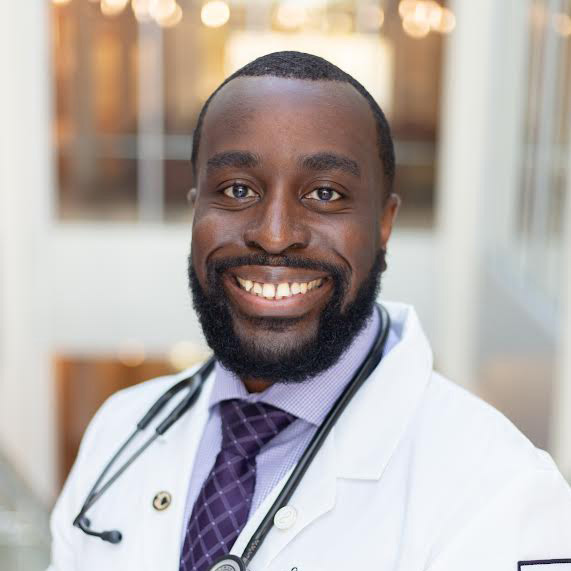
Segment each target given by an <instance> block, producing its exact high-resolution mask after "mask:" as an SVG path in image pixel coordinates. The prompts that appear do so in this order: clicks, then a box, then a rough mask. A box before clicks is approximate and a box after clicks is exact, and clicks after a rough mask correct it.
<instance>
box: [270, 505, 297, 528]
mask: <svg viewBox="0 0 571 571" xmlns="http://www.w3.org/2000/svg"><path fill="white" fill-rule="evenodd" d="M296 519H297V510H296V509H295V508H294V507H293V506H284V507H283V508H281V509H279V510H278V512H277V513H276V515H275V516H274V525H275V526H276V527H277V528H278V529H289V528H290V527H291V526H292V525H293V524H294V523H295V520H296Z"/></svg>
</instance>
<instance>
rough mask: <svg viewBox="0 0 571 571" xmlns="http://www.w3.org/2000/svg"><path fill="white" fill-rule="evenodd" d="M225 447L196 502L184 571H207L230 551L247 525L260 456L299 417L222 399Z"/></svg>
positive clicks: (182, 564) (260, 405)
mask: <svg viewBox="0 0 571 571" xmlns="http://www.w3.org/2000/svg"><path fill="white" fill-rule="evenodd" d="M220 415H221V419H222V447H221V449H220V452H219V453H218V455H217V456H216V461H215V462H214V466H213V468H212V470H211V471H210V474H209V475H208V477H207V478H206V480H205V482H204V484H203V485H202V488H201V489H200V492H199V494H198V497H197V499H196V501H195V503H194V507H193V509H192V514H191V516H190V519H189V521H188V526H187V528H186V536H185V539H184V545H183V548H182V554H181V559H180V570H179V571H205V570H207V569H208V568H209V566H210V565H212V563H214V561H216V560H217V559H218V558H220V557H221V556H222V555H227V554H228V553H230V549H232V545H234V541H236V538H237V537H238V535H239V534H240V532H241V531H242V529H243V528H244V526H245V525H246V522H247V520H248V514H249V513H250V506H251V504H252V497H253V495H254V488H255V485H256V455H257V454H258V452H259V451H260V450H261V448H262V447H263V446H264V445H265V444H267V443H268V442H269V441H270V440H271V439H272V438H273V437H274V436H276V435H277V434H278V433H279V432H281V431H282V430H283V429H284V428H286V427H287V426H288V425H289V424H290V423H291V422H292V421H293V420H294V419H295V416H293V415H291V414H289V413H287V412H284V411H283V410H280V409H278V408H276V407H274V406H272V405H269V404H265V403H248V402H246V401H240V400H237V399H233V400H228V401H223V402H222V403H220Z"/></svg>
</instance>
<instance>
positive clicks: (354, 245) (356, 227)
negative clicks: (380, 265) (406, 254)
mask: <svg viewBox="0 0 571 571" xmlns="http://www.w3.org/2000/svg"><path fill="white" fill-rule="evenodd" d="M336 229H337V231H336V240H335V241H336V250H337V252H338V253H339V254H340V255H341V256H342V257H343V258H344V259H345V260H346V261H347V262H348V264H349V266H350V267H351V270H352V277H351V284H350V287H349V291H348V296H349V298H351V299H352V298H353V296H354V295H355V294H356V292H357V289H358V288H359V286H360V285H361V284H362V283H363V280H364V279H365V278H366V277H367V276H368V274H369V271H370V269H371V267H372V265H373V263H374V261H375V256H376V254H377V251H378V239H377V234H378V230H377V227H376V225H375V224H374V223H373V221H371V220H368V219H367V218H366V217H363V218H362V219H359V220H357V221H352V222H351V223H347V224H345V225H343V228H342V229H341V228H339V226H337V228H336Z"/></svg>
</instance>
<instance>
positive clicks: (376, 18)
mask: <svg viewBox="0 0 571 571" xmlns="http://www.w3.org/2000/svg"><path fill="white" fill-rule="evenodd" d="M358 15H359V28H361V29H363V30H367V31H369V32H377V31H379V30H380V29H381V28H382V27H383V23H384V22H385V13H384V12H383V9H382V8H381V7H380V6H377V5H376V4H367V5H366V6H363V7H362V8H360V9H359V12H358Z"/></svg>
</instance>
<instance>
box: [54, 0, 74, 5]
mask: <svg viewBox="0 0 571 571" xmlns="http://www.w3.org/2000/svg"><path fill="white" fill-rule="evenodd" d="M70 2H71V0H52V4H55V5H56V6H65V5H66V4H69V3H70Z"/></svg>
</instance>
